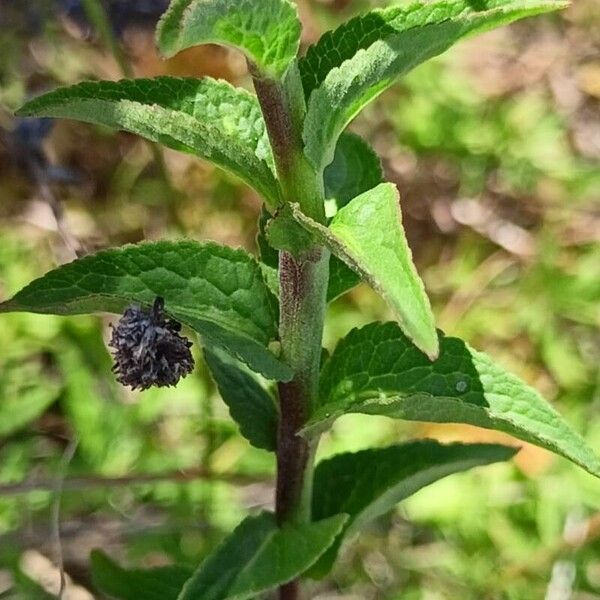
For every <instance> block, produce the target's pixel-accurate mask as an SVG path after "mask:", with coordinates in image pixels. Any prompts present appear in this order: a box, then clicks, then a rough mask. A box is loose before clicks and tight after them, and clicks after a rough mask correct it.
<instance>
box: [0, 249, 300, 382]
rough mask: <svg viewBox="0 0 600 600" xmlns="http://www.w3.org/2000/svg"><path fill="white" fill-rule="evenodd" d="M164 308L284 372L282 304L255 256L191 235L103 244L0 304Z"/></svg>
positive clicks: (21, 308) (10, 307) (55, 308)
mask: <svg viewBox="0 0 600 600" xmlns="http://www.w3.org/2000/svg"><path fill="white" fill-rule="evenodd" d="M156 296H162V297H163V298H164V300H165V310H166V312H167V313H168V314H169V315H170V316H172V317H174V318H175V319H177V320H178V321H181V322H182V323H185V324H186V325H188V326H190V327H192V328H193V329H194V330H196V331H198V332H199V333H200V334H202V335H204V336H205V337H206V338H208V339H209V340H210V341H211V342H212V343H216V344H217V345H220V346H223V347H225V348H226V349H227V350H228V351H229V352H231V353H233V354H234V355H235V356H238V357H239V358H240V359H242V360H244V362H246V363H247V364H248V365H249V366H250V367H251V368H252V369H254V370H256V371H259V372H261V373H263V374H264V375H265V376H266V377H267V378H274V379H277V378H287V377H289V376H290V375H291V370H290V369H289V367H287V366H286V365H284V364H283V363H281V362H280V361H279V360H278V359H277V358H276V357H275V356H274V355H273V354H271V352H269V350H268V349H267V347H266V346H267V344H268V343H269V341H270V340H272V339H275V337H276V335H277V306H276V301H275V299H274V298H273V296H272V294H271V293H270V292H269V290H268V288H267V287H266V285H265V283H264V280H263V277H262V274H261V271H260V268H259V266H258V264H257V263H256V261H255V260H254V259H253V258H252V257H250V256H249V255H248V254H247V253H246V252H244V251H243V250H234V249H232V248H228V247H225V246H219V245H218V244H214V243H204V244H201V243H199V242H194V241H182V242H169V241H162V242H153V243H142V244H138V245H131V246H123V247H122V248H115V249H110V250H103V251H101V252H98V253H96V254H93V255H90V256H86V257H84V258H81V259H78V260H76V261H73V262H72V263H69V264H66V265H63V266H61V267H58V268H57V269H54V270H53V271H50V272H49V273H47V274H46V275H44V276H43V277H41V278H39V279H36V280H35V281H33V282H31V283H30V284H29V285H28V286H26V287H25V288H23V289H22V290H21V291H20V292H18V293H17V294H16V295H15V296H14V297H13V298H12V299H10V300H8V301H6V302H3V303H1V304H0V312H33V313H42V314H56V315H76V314H85V313H91V312H114V313H121V312H123V310H124V309H125V308H126V307H127V306H128V305H129V304H131V303H140V304H142V305H147V306H151V305H152V303H153V302H154V299H155V298H156Z"/></svg>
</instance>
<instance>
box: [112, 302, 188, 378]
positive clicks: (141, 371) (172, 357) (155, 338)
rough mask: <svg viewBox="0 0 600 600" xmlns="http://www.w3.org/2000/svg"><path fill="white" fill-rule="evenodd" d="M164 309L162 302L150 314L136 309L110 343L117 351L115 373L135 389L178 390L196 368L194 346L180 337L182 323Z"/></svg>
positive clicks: (130, 311) (126, 316) (129, 312)
mask: <svg viewBox="0 0 600 600" xmlns="http://www.w3.org/2000/svg"><path fill="white" fill-rule="evenodd" d="M164 307H165V302H164V300H163V299H162V298H156V300H155V301H154V306H153V307H152V308H151V309H149V310H146V309H143V308H141V307H140V306H138V305H132V306H130V307H129V308H127V309H126V310H125V312H124V313H123V316H122V317H121V319H120V320H119V322H118V323H117V325H116V326H114V327H113V331H112V337H111V339H110V342H109V343H108V345H109V346H110V347H111V348H113V349H114V351H113V358H114V366H113V372H114V373H115V374H116V376H117V381H119V383H121V384H123V385H125V386H130V387H131V389H134V390H135V389H140V390H146V389H148V388H149V387H151V386H153V385H154V386H156V387H165V386H174V385H176V384H177V383H178V382H179V380H180V379H181V378H182V377H185V376H186V375H189V373H191V372H192V370H193V368H194V358H193V357H192V353H191V352H190V347H191V346H192V342H190V341H189V340H188V339H187V338H185V337H183V336H182V335H180V334H179V332H180V331H181V323H178V322H177V321H175V320H173V319H169V318H168V317H167V316H166V315H165V312H164Z"/></svg>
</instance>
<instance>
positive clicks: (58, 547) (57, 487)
mask: <svg viewBox="0 0 600 600" xmlns="http://www.w3.org/2000/svg"><path fill="white" fill-rule="evenodd" d="M77 446H79V439H78V438H77V437H73V439H71V440H70V441H69V443H68V445H67V447H66V448H65V451H64V453H63V456H62V459H61V461H60V470H59V473H58V475H57V477H56V479H55V481H54V483H53V486H52V489H53V492H54V500H53V502H52V514H51V530H52V539H53V542H54V544H53V545H54V553H55V561H56V565H57V566H58V569H59V571H60V588H59V590H58V595H57V597H58V599H59V600H62V598H63V596H64V592H65V589H66V586H67V580H66V577H65V567H64V561H63V552H62V544H61V541H60V504H61V499H62V492H63V484H64V481H65V478H66V473H67V470H68V468H69V465H70V464H71V461H72V460H73V457H74V456H75V452H76V451H77Z"/></svg>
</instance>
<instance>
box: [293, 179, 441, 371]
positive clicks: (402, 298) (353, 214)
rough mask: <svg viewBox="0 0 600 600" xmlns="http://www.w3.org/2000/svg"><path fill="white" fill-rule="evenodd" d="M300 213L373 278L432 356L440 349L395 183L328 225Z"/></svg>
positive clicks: (359, 199) (405, 327)
mask: <svg viewBox="0 0 600 600" xmlns="http://www.w3.org/2000/svg"><path fill="white" fill-rule="evenodd" d="M295 215H296V218H297V219H298V220H299V221H300V222H301V223H304V224H305V225H306V226H307V227H308V228H310V229H311V230H312V231H314V232H315V233H316V234H317V235H319V236H320V237H321V239H322V241H323V243H324V244H325V245H326V246H327V247H328V248H329V249H330V250H331V252H332V254H335V255H336V256H337V257H339V258H341V259H342V260H343V261H345V262H346V264H347V265H348V266H350V267H352V269H354V270H355V271H356V272H357V273H360V274H361V275H362V277H363V278H364V279H365V280H366V281H368V282H369V283H370V284H371V286H372V287H373V289H374V290H375V291H377V292H378V293H379V294H380V295H381V296H382V297H383V298H384V300H385V301H386V302H387V304H388V305H389V306H390V308H391V309H392V310H393V311H394V315H395V316H396V318H397V319H398V322H399V323H400V326H401V327H402V329H403V331H404V332H405V333H406V334H407V335H408V336H409V337H410V338H411V339H412V340H413V342H414V343H415V344H416V345H417V346H418V347H419V348H420V349H421V350H423V352H425V353H426V354H427V355H428V356H429V357H430V358H432V359H433V358H435V357H436V356H437V354H438V350H439V348H438V338H437V333H436V330H435V320H434V317H433V313H432V312H431V306H430V304H429V299H428V298H427V294H426V293H425V288H424V286H423V282H422V281H421V279H420V277H419V275H418V273H417V270H416V268H415V266H414V264H413V261H412V254H411V251H410V248H409V247H408V243H407V242H406V236H405V235H404V229H403V227H402V215H401V213H400V198H399V196H398V191H397V189H396V186H394V185H393V184H391V183H382V184H380V185H378V186H377V187H375V188H373V189H372V190H369V191H368V192H366V193H364V194H361V195H360V196H358V197H356V198H354V200H352V201H351V202H350V203H348V204H347V205H346V206H344V207H343V208H342V209H340V210H339V211H338V213H337V214H336V215H335V217H334V218H333V219H332V221H331V223H330V224H329V227H324V226H322V225H319V224H317V223H315V222H314V221H312V220H310V219H308V217H306V216H305V215H303V214H302V213H300V211H299V210H296V211H295Z"/></svg>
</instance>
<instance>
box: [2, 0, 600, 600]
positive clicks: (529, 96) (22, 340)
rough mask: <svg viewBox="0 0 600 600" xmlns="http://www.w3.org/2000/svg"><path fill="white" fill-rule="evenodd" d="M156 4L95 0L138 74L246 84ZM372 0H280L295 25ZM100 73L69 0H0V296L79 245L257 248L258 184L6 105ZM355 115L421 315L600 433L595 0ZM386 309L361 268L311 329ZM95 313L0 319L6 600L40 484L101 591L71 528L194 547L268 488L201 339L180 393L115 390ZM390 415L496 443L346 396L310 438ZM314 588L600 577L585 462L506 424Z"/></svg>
mask: <svg viewBox="0 0 600 600" xmlns="http://www.w3.org/2000/svg"><path fill="white" fill-rule="evenodd" d="M161 4H162V5H164V2H161V1H160V0H154V2H153V1H152V0H150V1H147V2H142V1H138V0H129V2H119V1H117V0H110V1H109V0H107V2H106V5H107V6H108V7H109V9H110V16H111V17H112V24H113V28H114V34H115V36H117V37H118V38H119V39H120V44H121V48H122V49H123V52H124V54H125V56H126V62H127V65H126V66H127V67H128V68H131V69H132V70H133V72H134V73H135V74H136V76H153V75H158V74H165V73H169V74H174V75H196V76H200V75H204V74H208V75H211V76H214V77H221V78H225V79H228V80H230V81H232V82H234V83H236V84H238V85H242V86H249V80H248V77H247V74H246V72H245V64H244V61H243V60H242V59H241V58H240V57H239V56H238V55H237V54H235V53H234V52H230V51H228V50H225V49H222V48H216V47H205V48H202V49H194V50H192V51H188V52H186V53H184V54H182V55H180V56H178V57H176V58H175V59H173V60H171V61H168V62H166V63H165V62H162V61H161V60H160V59H159V58H158V57H157V55H156V53H155V50H154V47H153V41H152V26H153V23H154V20H155V17H156V14H157V13H159V12H160V10H161V8H162V7H161ZM386 4H387V3H386V2H383V1H379V2H375V1H372V2H369V1H367V0H362V1H355V2H350V1H348V0H300V1H299V2H298V5H299V9H300V13H301V16H302V19H303V22H304V24H305V30H304V43H305V44H309V43H311V42H313V41H315V40H316V39H317V38H318V36H319V35H320V33H321V32H323V31H324V30H325V29H327V28H331V27H334V26H335V25H336V24H339V23H340V22H341V21H342V20H344V19H346V18H348V17H349V16H351V15H353V14H355V13H356V12H358V11H360V10H364V9H367V8H369V7H372V6H384V5H386ZM124 6H125V8H124ZM121 76H122V71H121V67H119V65H118V63H117V62H116V61H115V59H114V57H113V56H112V55H111V53H110V52H109V51H108V50H107V48H106V40H103V39H102V38H101V36H98V35H97V34H96V32H95V31H94V29H93V28H92V27H90V26H89V24H88V23H87V22H86V20H85V14H84V12H83V11H82V9H81V6H80V3H79V2H75V1H69V0H66V1H62V0H54V1H51V0H48V1H43V0H35V1H32V2H23V1H22V0H0V299H4V298H6V297H8V296H9V295H11V294H13V293H14V292H16V291H17V290H18V289H20V288H21V287H22V286H23V285H25V284H26V283H27V282H28V281H30V280H31V279H32V278H34V277H37V276H39V275H41V274H43V273H44V272H46V271H47V270H49V269H51V268H53V267H54V266H56V265H57V264H60V263H62V262H65V261H68V260H71V259H72V258H73V256H74V252H75V251H78V252H80V253H85V252H90V251H93V250H95V249H98V248H103V247H108V246H117V245H121V244H124V243H128V242H137V241H140V240H142V239H157V238H164V237H170V238H177V237H180V236H182V235H185V236H189V237H192V238H195V239H199V240H205V239H213V240H217V241H220V242H223V243H227V244H231V245H234V246H243V247H245V248H247V249H249V250H250V251H253V252H254V251H255V243H254V237H255V234H256V221H257V217H258V214H259V211H260V201H259V199H258V198H257V197H256V196H255V194H254V193H253V192H252V191H251V190H249V189H247V188H245V187H243V186H242V185H241V184H240V183H239V182H238V181H237V180H235V179H233V178H231V177H229V176H227V175H225V174H223V173H222V172H220V171H217V170H215V169H213V168H212V167H211V166H209V165H207V164H206V163H201V162H199V161H196V160H193V159H192V158H191V157H189V156H185V155H183V154H176V153H174V152H171V151H164V155H163V160H164V165H163V166H162V167H161V165H160V162H161V161H157V157H156V155H155V154H154V153H153V151H152V149H151V148H150V147H149V146H148V145H147V144H146V143H144V142H142V141H140V140H138V139H136V138H135V137H134V136H131V135H127V134H122V133H114V132H111V131H108V130H105V129H102V128H99V127H92V126H87V125H83V124H79V123H74V122H67V121H64V122H56V123H54V124H52V123H47V122H37V121H36V122H21V121H18V120H15V119H14V117H13V116H12V112H13V110H14V109H15V108H17V107H18V106H19V104H21V103H22V102H23V101H24V100H25V99H26V98H27V97H29V96H30V95H32V94H36V93H39V92H41V91H44V90H46V89H50V88H53V87H56V86H58V85H64V84H68V83H73V82H76V81H79V80H81V79H86V78H92V79H98V78H107V79H117V78H119V77H121ZM352 129H353V130H354V131H356V132H358V133H360V134H361V135H363V136H364V137H366V138H367V139H368V140H369V141H370V142H371V143H372V144H373V145H374V146H375V148H376V149H377V151H378V152H379V153H380V154H381V156H382V159H383V162H384V166H385V171H386V175H387V178H388V179H389V180H391V181H393V182H395V183H396V184H397V185H398V187H399V189H400V193H401V196H402V210H403V213H404V220H405V226H406V229H407V234H408V236H409V241H410V244H411V247H412V249H413V253H414V255H415V260H416V262H417V265H418V268H419V271H420V273H421V274H422V276H423V278H424V280H425V282H426V285H427V289H428V291H429V294H430V297H431V299H432V303H433V305H434V308H435V312H436V315H437V318H438V323H439V326H440V328H442V329H443V330H445V331H446V332H447V333H448V334H452V335H459V336H462V337H464V338H465V339H467V340H468V341H469V342H470V343H471V344H473V345H474V346H476V347H477V348H479V349H483V350H486V351H487V352H489V353H490V354H492V355H493V356H494V357H495V358H497V359H498V360H499V361H500V362H501V363H504V364H505V365H506V366H507V367H508V368H510V369H511V370H513V371H515V372H516V373H518V374H519V375H520V376H521V377H523V378H524V379H525V380H526V381H528V382H529V383H531V384H532V385H534V386H535V387H536V388H537V389H538V390H540V391H541V392H542V393H543V394H544V395H545V396H546V398H548V399H549V400H550V401H551V402H552V403H553V404H554V405H555V406H556V407H557V408H558V409H559V410H560V411H561V412H562V413H563V414H564V415H565V416H566V418H567V419H568V420H569V421H570V422H571V423H572V424H573V426H574V427H575V428H576V429H577V430H578V431H580V432H582V434H583V435H584V436H585V437H586V438H587V439H588V440H589V442H590V444H591V445H592V447H595V448H596V449H600V367H599V365H600V335H599V331H600V329H599V325H600V3H598V0H578V2H576V3H575V4H574V5H573V6H572V7H571V8H569V9H568V10H566V11H564V12H562V13H561V14H555V15H549V16H545V17H539V18H535V19H529V20H526V21H524V22H521V23H517V24H516V25H514V26H511V27H509V28H504V29H501V30H498V31H495V32H492V33H489V34H486V35H484V36H481V37H477V38H475V39H472V40H469V41H467V42H465V43H462V44H461V45H459V46H458V47H456V48H455V49H453V50H452V51H450V52H448V53H447V54H445V55H444V56H442V57H440V58H438V59H435V60H433V61H432V62H430V63H428V64H426V65H424V66H422V67H420V68H418V69H417V70H415V71H414V72H413V73H411V74H410V75H409V76H408V77H406V78H405V79H404V80H403V81H402V82H401V83H400V84H399V85H397V86H396V87H395V88H393V89H392V90H391V91H389V92H387V93H386V94H384V96H383V97H382V98H381V99H380V100H379V101H378V102H376V103H375V105H374V106H372V107H371V108H370V109H368V110H367V111H366V113H365V114H363V115H362V116H361V117H360V118H359V119H358V120H357V121H356V122H355V123H353V124H352ZM165 174H166V175H167V177H165ZM389 317H390V315H389V314H388V313H387V310H386V308H385V306H384V304H383V303H382V302H381V301H380V300H379V299H378V298H377V297H376V295H375V294H374V293H373V292H372V291H370V290H369V289H368V288H367V287H365V286H361V287H359V288H357V289H355V290H354V291H353V292H352V293H350V294H348V295H347V296H345V297H343V298H341V299H339V300H337V301H336V302H335V303H334V304H333V305H332V306H331V307H330V311H329V319H328V325H327V330H326V345H327V346H328V347H329V348H332V347H333V345H334V344H335V342H336V340H337V339H339V338H340V337H341V336H343V335H344V334H345V333H346V332H347V331H348V330H349V329H351V328H352V327H354V326H357V325H360V324H364V323H367V322H370V321H373V320H376V319H386V318H389ZM114 320H115V317H114V316H107V317H105V318H99V317H86V318H59V317H47V316H34V315H27V314H23V315H19V314H17V315H3V316H2V318H1V319H0V598H2V599H5V598H11V599H17V598H19V599H21V598H22V599H32V598H40V599H43V598H48V597H53V596H52V593H55V592H56V587H57V581H58V575H57V571H56V569H54V567H53V566H52V564H51V563H52V562H54V563H56V561H57V557H58V556H59V555H58V544H57V541H58V536H57V532H56V525H57V518H56V516H57V515H56V508H57V503H56V501H55V498H56V496H57V494H56V491H57V489H58V485H59V482H60V481H61V480H63V481H62V484H63V487H64V490H63V493H62V506H61V510H60V540H61V546H62V554H63V557H64V564H65V570H66V572H67V574H68V576H69V578H70V580H71V582H72V583H71V584H70V586H69V594H70V595H69V596H68V597H69V598H71V599H74V600H86V599H89V598H102V596H101V595H99V594H98V593H97V592H96V591H94V589H93V585H92V583H91V581H90V576H89V571H88V556H89V552H90V550H91V549H92V548H95V547H101V548H104V549H105V550H106V551H107V552H109V554H111V555H112V556H113V557H115V558H117V559H119V560H121V561H122V562H123V563H124V564H128V565H131V566H142V567H143V566H153V565H160V564H165V563H169V562H172V561H178V562H183V563H190V564H197V563H198V561H199V560H200V559H201V558H202V557H203V556H204V555H205V554H206V553H207V552H209V551H210V549H211V548H213V547H214V545H215V544H216V543H218V541H219V540H220V539H222V537H223V536H224V535H225V534H226V532H227V531H228V530H229V529H230V528H231V527H233V526H234V525H235V524H236V523H237V522H238V521H239V520H240V519H241V518H242V517H243V516H244V514H246V512H247V511H248V510H252V509H255V508H259V507H269V506H270V505H271V502H272V483H271V477H272V475H273V461H272V457H271V456H270V455H269V454H268V453H266V452H262V451H259V450H256V449H253V448H251V447H250V446H249V445H248V443H247V442H246V441H245V440H244V439H243V438H242V437H241V436H240V435H239V434H238V432H237V430H236V428H235V425H234V424H233V422H232V421H231V420H230V419H229V418H228V413H227V409H226V407H225V406H224V404H223V403H222V402H221V400H220V399H219V397H218V395H217V393H216V391H215V386H214V384H213V383H212V382H211V381H210V379H209V377H208V375H207V372H206V369H205V367H204V366H203V365H202V362H201V357H200V355H199V354H198V352H197V350H198V349H197V347H196V352H197V354H198V361H199V368H198V369H197V371H196V373H195V374H194V375H193V376H190V377H189V378H188V379H186V380H185V381H184V382H183V383H182V384H181V385H179V387H178V388H177V389H174V390H171V389H169V390H150V391H147V392H143V393H132V392H129V391H128V390H125V389H123V388H121V387H119V386H118V385H116V384H115V382H114V378H113V376H112V375H111V372H110V357H109V354H108V352H107V348H106V339H107V335H108V333H109V331H110V330H109V323H111V322H112V321H114ZM407 437H435V438H438V439H441V440H448V441H450V440H457V439H462V440H469V441H474V440H478V441H479V440H486V441H489V440H500V441H510V440H509V438H507V437H506V436H501V435H499V434H494V433H490V432H487V431H483V430H478V429H476V428H472V427H467V426H449V425H444V426H438V425H431V424H428V425H421V424H414V423H412V424H406V423H401V422H396V421H392V420H387V419H383V418H375V417H369V418H365V417H364V416H360V417H345V418H343V419H341V420H340V421H339V422H338V423H337V425H336V426H335V428H334V430H333V432H332V433H331V435H329V436H328V437H327V438H326V439H325V440H324V443H323V445H322V448H321V455H323V456H324V455H328V454H332V453H335V452H340V451H348V450H356V449H360V448H364V447H366V446H370V445H386V444H390V443H393V442H395V441H398V440H401V439H405V438H407ZM71 440H78V445H77V447H76V448H75V447H74V444H73V442H72V441H71ZM521 445H523V444H521ZM73 452H74V455H73V457H72V459H71V460H68V459H69V458H70V455H71V454H73ZM309 597H311V598H318V599H320V600H325V599H334V598H337V599H345V600H351V599H352V600H355V599H356V600H361V599H364V600H375V599H377V600H399V599H403V600H404V599H406V600H412V599H415V600H416V599H422V600H442V599H443V600H446V599H449V600H450V599H451V600H455V599H465V600H470V599H485V600H488V599H489V600H491V599H504V598H506V599H511V600H512V599H515V600H529V599H537V598H540V599H542V598H544V599H546V600H592V599H594V598H598V599H600V483H599V482H598V481H595V480H594V479H593V478H592V477H591V476H588V475H586V474H585V473H583V472H582V471H580V470H578V469H577V468H576V467H575V466H572V465H570V464H568V463H567V462H566V461H564V460H562V459H558V458H554V457H552V456H551V455H550V454H549V453H547V452H545V451H543V450H539V449H536V448H533V447H530V446H527V445H524V447H523V449H522V451H521V452H520V454H519V455H518V457H517V459H516V461H515V462H514V463H512V464H506V465H494V466H492V467H487V468H485V469H479V470H475V471H473V472H471V473H467V474H462V475H455V476H453V477H451V478H448V479H446V480H443V481H441V482H439V483H436V484H435V485H433V486H431V487H430V488H427V489H426V490H423V491H422V492H420V493H418V494H417V495H416V496H414V497H413V498H411V499H410V501H408V502H406V503H405V504H403V505H402V506H400V507H398V509H397V510H396V511H395V512H394V513H393V514H390V515H388V516H386V517H385V518H381V519H379V521H378V522H377V523H376V525H375V526H373V527H371V528H370V529H369V530H368V531H365V532H364V535H363V536H362V537H361V538H360V539H359V540H355V541H354V542H353V543H350V544H348V545H347V546H346V550H345V552H344V554H343V556H342V559H341V560H340V561H339V562H338V564H337V566H336V568H335V571H334V572H333V573H332V575H331V576H330V577H329V578H328V579H327V580H326V581H324V582H320V583H315V584H314V585H312V586H311V588H310V594H309Z"/></svg>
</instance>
